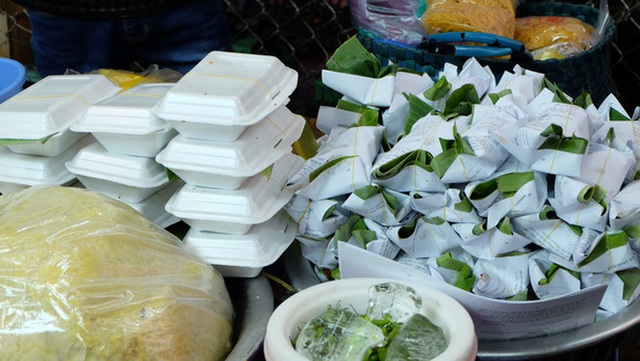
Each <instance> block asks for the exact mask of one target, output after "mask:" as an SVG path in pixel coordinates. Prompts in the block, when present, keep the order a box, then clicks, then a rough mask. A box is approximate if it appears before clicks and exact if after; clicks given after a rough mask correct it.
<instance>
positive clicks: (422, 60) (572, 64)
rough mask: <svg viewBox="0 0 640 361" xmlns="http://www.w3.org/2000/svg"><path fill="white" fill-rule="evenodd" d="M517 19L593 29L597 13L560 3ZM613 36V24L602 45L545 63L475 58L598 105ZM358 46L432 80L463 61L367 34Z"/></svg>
mask: <svg viewBox="0 0 640 361" xmlns="http://www.w3.org/2000/svg"><path fill="white" fill-rule="evenodd" d="M516 15H517V16H518V17H523V16H534V15H553V16H571V17H575V18H578V19H580V20H582V21H584V22H586V23H588V24H591V25H594V26H595V25H596V24H597V21H598V10H597V9H595V8H593V7H591V6H587V5H580V4H569V3H562V2H538V3H529V2H525V3H523V4H521V5H520V6H518V9H517V14H516ZM614 34H615V24H614V22H613V21H612V22H610V23H609V26H608V28H607V29H606V31H605V34H604V37H603V39H602V41H600V42H599V43H598V44H596V45H595V46H593V47H592V48H590V49H589V50H587V51H584V52H582V53H580V54H579V55H576V56H571V57H567V58H564V59H560V60H558V59H549V60H543V61H538V60H525V59H518V60H513V59H512V60H497V59H493V58H478V61H479V62H480V63H481V64H483V65H488V66H489V67H490V68H491V70H492V71H493V72H494V73H495V74H496V76H498V77H499V76H500V75H502V73H503V72H504V71H511V70H513V66H514V65H515V64H516V63H517V64H520V65H521V66H522V67H524V68H526V69H530V70H533V71H537V72H540V73H544V74H545V76H546V77H547V79H549V80H551V81H552V82H554V83H556V84H557V85H558V86H559V87H560V89H562V90H563V91H564V92H566V93H567V94H569V95H570V96H572V97H577V96H578V95H580V94H581V93H583V92H588V93H590V94H591V97H592V99H593V101H594V102H595V103H596V104H597V105H598V104H600V103H601V102H602V100H604V98H605V97H606V96H607V95H609V94H610V93H612V92H613V90H614V82H613V77H612V74H611V44H612V42H613V37H614ZM358 38H359V39H360V41H361V42H362V44H363V45H364V46H365V48H367V49H368V50H369V51H371V52H372V53H373V54H374V55H376V57H378V59H380V60H381V61H382V62H383V64H387V63H388V62H389V61H391V62H394V63H397V64H399V65H400V66H401V67H404V68H408V69H413V70H417V71H422V72H426V73H428V74H430V75H431V76H435V74H436V72H437V71H438V70H440V69H442V68H443V66H444V64H445V63H452V64H456V65H458V66H461V65H462V64H463V63H464V62H465V61H466V60H467V58H462V57H456V56H452V55H443V54H435V53H430V52H427V51H425V50H419V49H414V48H408V47H402V46H398V45H394V44H393V43H388V42H380V41H376V39H375V38H373V37H372V36H371V35H369V34H362V33H360V34H358Z"/></svg>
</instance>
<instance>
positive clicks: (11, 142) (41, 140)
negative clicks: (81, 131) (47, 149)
mask: <svg viewBox="0 0 640 361" xmlns="http://www.w3.org/2000/svg"><path fill="white" fill-rule="evenodd" d="M56 134H58V133H56ZM56 134H52V135H48V136H46V137H42V138H39V139H0V147H4V146H9V145H20V144H32V143H40V144H44V143H46V142H47V141H48V140H49V139H51V137H53V136H54V135H56Z"/></svg>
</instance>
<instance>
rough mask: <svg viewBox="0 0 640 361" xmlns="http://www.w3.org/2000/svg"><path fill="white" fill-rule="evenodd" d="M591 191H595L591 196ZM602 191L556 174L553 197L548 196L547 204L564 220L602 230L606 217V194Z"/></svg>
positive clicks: (605, 223)
mask: <svg viewBox="0 0 640 361" xmlns="http://www.w3.org/2000/svg"><path fill="white" fill-rule="evenodd" d="M592 193H595V194H594V196H591V194H592ZM598 193H601V194H599V195H598ZM602 193H604V192H598V188H597V187H595V186H592V185H590V184H587V183H584V182H581V181H579V180H576V179H573V178H570V177H564V176H557V177H556V181H555V185H554V197H553V198H549V204H551V206H552V207H553V208H554V209H555V210H556V214H557V215H558V217H560V218H561V219H563V220H564V221H565V222H567V223H569V224H574V225H578V226H581V227H589V228H593V229H596V230H598V231H600V232H602V231H604V229H605V227H606V225H607V219H608V206H607V203H606V198H605V196H606V195H605V194H602ZM603 202H604V203H603Z"/></svg>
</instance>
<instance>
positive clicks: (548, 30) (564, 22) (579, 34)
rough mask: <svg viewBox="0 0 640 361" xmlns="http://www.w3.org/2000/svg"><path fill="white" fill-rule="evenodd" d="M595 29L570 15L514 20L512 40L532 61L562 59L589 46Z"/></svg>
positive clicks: (528, 17) (529, 17) (527, 17)
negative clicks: (518, 42) (524, 50)
mask: <svg viewBox="0 0 640 361" xmlns="http://www.w3.org/2000/svg"><path fill="white" fill-rule="evenodd" d="M594 30H595V29H594V27H593V26H591V25H589V24H587V23H585V22H583V21H581V20H580V19H578V18H573V17H569V16H525V17H522V18H518V19H517V20H516V29H515V39H516V40H518V41H520V42H522V43H523V44H524V46H525V47H526V48H527V49H528V50H529V51H531V52H532V53H533V55H534V58H535V59H539V60H544V59H548V58H558V59H561V58H564V57H567V56H572V55H576V54H578V53H580V52H582V51H585V50H587V49H589V48H590V47H591V46H592V34H593V33H594Z"/></svg>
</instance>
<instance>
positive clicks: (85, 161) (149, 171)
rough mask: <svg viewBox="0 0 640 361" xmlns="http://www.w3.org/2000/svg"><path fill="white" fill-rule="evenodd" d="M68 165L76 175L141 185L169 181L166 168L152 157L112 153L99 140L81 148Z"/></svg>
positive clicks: (142, 186)
mask: <svg viewBox="0 0 640 361" xmlns="http://www.w3.org/2000/svg"><path fill="white" fill-rule="evenodd" d="M66 166H67V169H69V171H70V172H71V173H74V174H77V175H81V176H85V177H91V178H97V179H102V180H106V181H110V182H114V183H119V184H124V185H127V186H132V187H138V188H152V187H158V186H161V185H163V184H168V183H169V176H168V174H167V171H166V169H165V168H164V167H163V166H162V165H161V164H158V163H157V162H156V161H155V160H154V159H153V158H148V157H136V156H130V155H124V154H118V153H111V152H108V151H107V150H106V149H105V148H104V147H103V146H102V145H101V144H100V143H93V144H91V145H89V146H86V147H84V148H82V149H81V150H80V151H78V153H77V154H76V156H75V157H73V159H71V160H70V161H69V162H67V163H66Z"/></svg>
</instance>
